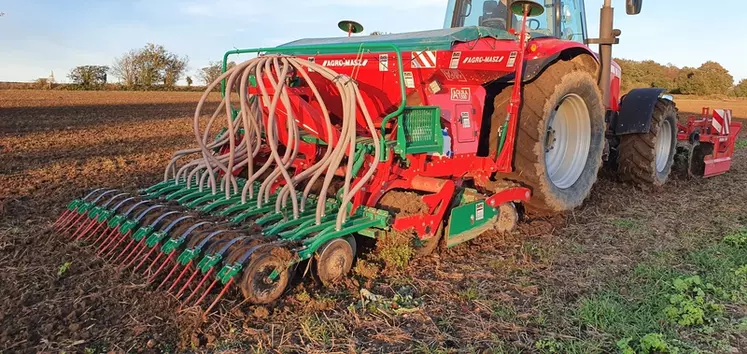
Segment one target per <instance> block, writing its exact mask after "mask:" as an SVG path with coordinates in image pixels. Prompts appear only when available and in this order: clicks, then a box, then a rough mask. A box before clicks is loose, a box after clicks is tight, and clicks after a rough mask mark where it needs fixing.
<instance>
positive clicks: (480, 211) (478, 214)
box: [475, 203, 485, 221]
mask: <svg viewBox="0 0 747 354" xmlns="http://www.w3.org/2000/svg"><path fill="white" fill-rule="evenodd" d="M482 219H485V203H477V205H475V220H477V221H480V220H482Z"/></svg>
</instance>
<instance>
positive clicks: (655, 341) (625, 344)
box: [617, 333, 680, 354]
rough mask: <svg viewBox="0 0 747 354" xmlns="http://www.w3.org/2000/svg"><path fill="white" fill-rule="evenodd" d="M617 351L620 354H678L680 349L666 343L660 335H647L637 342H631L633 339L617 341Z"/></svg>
mask: <svg viewBox="0 0 747 354" xmlns="http://www.w3.org/2000/svg"><path fill="white" fill-rule="evenodd" d="M617 349H619V350H620V353H622V354H649V353H656V354H660V353H661V354H663V353H671V354H676V353H679V352H680V348H679V347H677V346H674V345H672V344H670V343H667V342H666V341H665V340H664V335H663V334H661V333H649V334H646V335H645V336H643V337H641V338H640V339H639V340H633V338H624V339H621V340H619V341H617Z"/></svg>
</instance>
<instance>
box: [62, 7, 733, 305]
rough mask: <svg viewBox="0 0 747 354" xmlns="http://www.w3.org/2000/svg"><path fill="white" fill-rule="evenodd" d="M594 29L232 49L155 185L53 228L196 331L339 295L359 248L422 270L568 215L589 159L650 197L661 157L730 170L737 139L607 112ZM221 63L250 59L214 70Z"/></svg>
mask: <svg viewBox="0 0 747 354" xmlns="http://www.w3.org/2000/svg"><path fill="white" fill-rule="evenodd" d="M626 7H627V13H628V14H637V13H639V11H640V9H641V1H640V0H637V1H636V0H628V1H627V6H626ZM612 19H613V9H612V7H611V5H610V0H606V1H605V3H604V6H603V7H602V10H601V31H600V34H601V35H600V38H597V39H593V38H588V36H587V30H586V27H587V23H586V18H585V9H584V3H583V1H578V0H574V1H570V0H567V1H565V0H545V1H544V2H543V3H537V2H534V1H524V0H522V1H510V0H509V1H505V0H502V1H492V0H450V1H449V2H448V6H447V12H446V18H445V25H444V28H443V29H439V30H431V31H423V32H413V33H404V34H390V35H377V36H360V35H356V34H359V33H360V32H361V31H362V30H363V28H362V26H361V25H360V24H358V23H356V22H354V21H343V22H341V23H340V24H339V26H340V28H341V29H343V30H344V31H345V32H347V33H348V36H347V37H341V38H322V39H302V40H298V41H294V42H291V43H287V44H284V45H281V46H278V47H275V48H252V49H241V50H231V51H229V52H227V53H225V55H224V58H223V71H224V73H223V75H222V76H221V77H220V78H218V79H217V80H216V81H215V82H213V83H212V84H211V85H209V86H208V87H207V88H206V90H205V93H204V94H203V95H202V97H201V99H200V101H199V102H198V104H197V108H196V111H195V116H194V134H195V139H196V147H195V148H192V149H187V150H183V151H178V152H176V153H175V154H174V156H173V159H172V160H171V161H170V163H169V164H168V166H166V168H165V170H164V176H163V181H162V182H160V183H158V184H155V185H153V186H150V187H147V188H144V189H142V190H140V191H138V192H128V191H120V190H118V189H116V188H102V189H96V190H93V191H91V192H89V193H87V194H86V195H85V196H83V197H82V198H80V199H77V200H74V201H72V202H71V203H70V204H69V205H68V207H67V209H66V210H65V211H64V212H63V213H62V215H60V217H59V218H58V220H57V221H56V222H55V224H54V227H55V228H56V229H57V230H59V231H60V232H64V233H67V234H69V237H70V238H71V240H77V241H81V242H84V243H88V244H91V245H93V246H94V247H96V248H97V250H98V251H97V254H98V255H99V256H100V257H103V258H104V259H106V260H110V261H112V262H115V263H117V264H121V266H122V267H129V268H132V269H133V270H134V271H138V272H142V273H144V275H145V276H146V277H147V279H148V282H150V283H152V284H153V287H154V289H156V290H165V291H168V292H170V293H172V294H174V295H175V296H176V297H177V298H179V299H181V301H182V304H183V306H196V305H202V304H203V303H204V304H205V305H207V307H206V310H205V313H206V314H208V313H210V311H211V310H212V309H213V308H214V306H215V305H216V304H217V303H218V302H219V301H220V299H221V298H222V297H224V296H237V295H236V294H237V293H239V292H240V293H241V294H242V295H243V297H244V298H245V299H246V300H247V302H249V303H253V304H268V303H272V302H274V301H275V300H277V299H278V298H279V297H281V296H282V294H283V293H284V292H285V291H286V288H287V285H288V283H289V280H290V279H292V277H293V276H294V275H295V274H307V273H310V274H312V275H313V276H314V278H315V279H316V280H317V281H318V282H321V283H322V284H329V283H332V282H335V281H338V280H339V279H341V278H342V277H344V276H345V275H346V274H347V273H348V272H349V271H350V270H351V267H352V265H353V263H354V261H355V258H356V255H357V254H358V253H360V252H363V249H364V247H359V245H363V243H364V242H362V241H366V240H382V239H403V238H404V239H405V241H406V243H407V244H408V246H411V247H412V250H413V251H414V253H415V254H416V255H417V256H422V255H427V254H429V253H431V252H433V251H434V250H435V249H436V248H438V246H439V245H443V246H445V247H452V246H455V245H458V244H461V243H464V242H467V241H469V240H472V239H474V238H475V237H477V236H479V235H480V234H482V233H485V232H489V231H491V230H495V231H500V232H507V231H511V230H512V229H513V228H514V227H516V225H517V223H518V222H519V219H520V215H521V214H535V215H545V214H552V213H559V212H564V211H568V210H572V209H573V208H576V207H578V206H579V205H581V204H582V202H583V201H584V200H585V199H586V198H587V196H588V195H589V192H590V190H591V188H592V186H593V184H594V183H595V181H596V179H597V173H598V171H599V169H600V167H601V166H602V165H603V161H605V160H607V161H615V162H616V165H617V171H618V173H619V174H620V176H621V177H623V178H624V179H627V180H630V181H631V182H633V183H635V184H639V185H653V186H658V185H662V184H664V183H666V181H667V179H668V178H669V175H670V173H671V170H672V165H673V161H674V156H675V153H676V152H677V151H678V150H680V151H686V152H687V151H689V153H688V156H689V159H690V160H694V159H696V157H694V156H698V157H697V158H698V159H703V161H705V162H702V163H701V165H703V166H702V167H703V168H702V171H700V174H703V175H711V174H715V173H720V172H723V171H725V170H726V169H728V165H724V164H725V163H727V164H728V163H729V162H730V160H729V161H727V160H726V159H730V158H731V153H732V152H733V146H734V137H736V134H738V132H739V129H740V128H741V126H739V124H738V123H731V122H726V121H724V120H723V119H721V120H716V119H713V118H712V117H705V118H693V119H691V120H690V121H689V122H688V123H687V124H684V123H683V124H680V123H679V122H678V120H677V110H676V107H675V103H674V102H673V100H672V98H671V96H668V95H665V94H664V90H662V89H654V88H651V89H637V90H633V91H631V92H629V93H627V94H626V95H625V96H624V97H622V98H621V97H620V77H621V72H620V68H619V66H618V65H616V64H615V63H614V62H613V61H612V60H611V48H612V45H614V44H615V43H617V42H618V39H617V37H618V36H619V35H620V31H619V30H615V29H613V23H612ZM588 44H598V45H599V53H595V52H594V51H592V50H591V49H590V48H589V47H588V46H587V45H588ZM239 54H256V57H255V58H252V59H249V60H247V61H245V62H243V63H240V64H238V65H236V66H234V67H232V68H230V69H229V68H228V67H227V65H226V63H227V62H228V60H229V59H230V58H231V57H232V56H236V55H239ZM218 87H220V89H221V92H222V97H223V99H222V101H221V102H220V105H219V106H218V108H217V109H216V110H214V111H209V112H207V113H208V115H207V116H208V117H209V119H208V118H205V115H204V113H205V112H203V111H204V107H205V105H206V100H207V98H208V95H209V93H210V92H211V91H213V90H214V89H216V88H218ZM719 112H721V113H719V114H721V115H725V113H724V111H719ZM714 117H715V116H714ZM719 117H721V116H719ZM714 122H715V123H714ZM716 123H718V124H719V126H718V127H720V128H719V129H715V128H714V127H716V128H718V127H717V126H716ZM218 128H222V129H220V130H219V133H218V134H217V136H216V135H215V134H214V133H211V132H213V131H214V130H216V129H218ZM708 144H710V145H711V147H710V149H709V148H707V147H706V146H707V145H708ZM714 147H715V148H714ZM708 161H710V163H708ZM694 164H695V163H694ZM709 166H711V167H709ZM699 168H700V167H699ZM227 294H228V295H227Z"/></svg>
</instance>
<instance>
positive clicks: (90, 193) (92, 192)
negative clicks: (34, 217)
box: [52, 188, 106, 228]
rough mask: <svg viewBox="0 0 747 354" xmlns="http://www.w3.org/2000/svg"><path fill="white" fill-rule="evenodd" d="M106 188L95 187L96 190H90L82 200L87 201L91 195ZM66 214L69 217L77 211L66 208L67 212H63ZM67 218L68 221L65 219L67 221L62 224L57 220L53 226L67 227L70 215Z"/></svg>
mask: <svg viewBox="0 0 747 354" xmlns="http://www.w3.org/2000/svg"><path fill="white" fill-rule="evenodd" d="M105 189H106V188H96V189H94V190H92V191H90V192H88V194H86V196H84V197H83V198H81V199H80V200H82V201H87V200H88V199H89V198H91V197H92V196H93V195H94V194H96V193H98V192H100V191H103V190H105ZM65 214H69V217H72V216H73V215H75V214H76V213H75V210H66V212H65V213H63V215H65ZM59 219H60V218H58V221H59ZM65 220H66V221H65V222H63V223H61V224H59V223H58V222H55V223H54V224H52V226H53V227H59V228H62V227H65V225H67V221H69V218H68V217H66V218H65Z"/></svg>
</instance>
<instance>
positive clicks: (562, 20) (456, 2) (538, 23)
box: [444, 0, 587, 43]
mask: <svg viewBox="0 0 747 354" xmlns="http://www.w3.org/2000/svg"><path fill="white" fill-rule="evenodd" d="M510 2H512V0H497V1H496V0H450V1H449V5H448V7H447V10H446V19H445V21H444V28H455V27H468V26H482V27H491V28H496V29H500V30H510V29H513V30H514V31H516V32H518V31H520V30H521V21H522V20H523V18H522V17H521V16H517V15H514V14H513V13H512V12H511V11H509V6H508V5H507V3H510ZM544 7H545V12H544V14H542V15H540V16H536V17H532V18H529V19H528V20H527V26H528V27H529V28H528V30H529V32H530V34H531V36H532V37H533V38H538V37H555V38H558V39H563V40H570V41H576V42H579V43H584V41H585V40H586V38H587V31H586V12H585V9H584V2H583V1H580V0H544Z"/></svg>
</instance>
